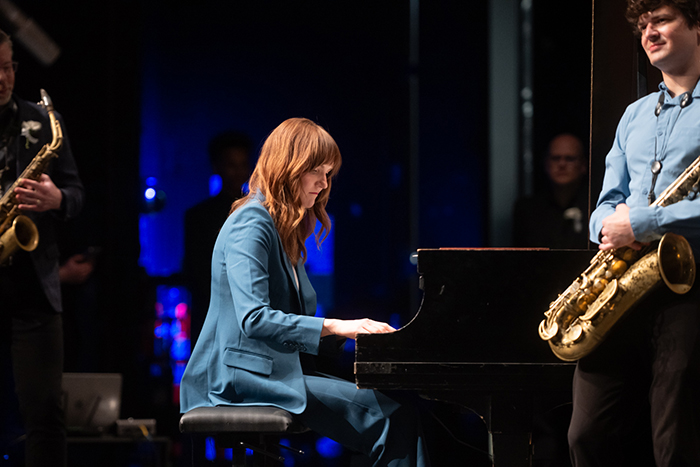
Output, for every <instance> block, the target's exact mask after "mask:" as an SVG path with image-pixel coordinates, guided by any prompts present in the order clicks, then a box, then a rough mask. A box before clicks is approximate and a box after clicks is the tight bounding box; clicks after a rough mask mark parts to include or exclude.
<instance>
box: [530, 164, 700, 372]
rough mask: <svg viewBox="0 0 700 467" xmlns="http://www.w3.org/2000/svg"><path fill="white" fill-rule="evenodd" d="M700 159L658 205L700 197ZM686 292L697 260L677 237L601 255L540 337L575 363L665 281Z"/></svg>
mask: <svg viewBox="0 0 700 467" xmlns="http://www.w3.org/2000/svg"><path fill="white" fill-rule="evenodd" d="M699 185H700V156H699V157H698V158H697V159H695V161H693V163H692V164H690V166H688V168H687V169H685V171H684V172H683V173H682V174H681V175H680V176H679V177H678V178H677V179H676V180H675V181H674V182H673V183H672V184H671V185H669V186H668V187H667V188H666V189H665V190H664V191H663V193H661V195H660V196H659V198H658V199H657V200H656V201H654V202H653V203H652V204H651V205H652V206H662V207H665V206H668V205H670V204H674V203H677V202H678V201H681V200H682V199H685V198H686V197H689V198H692V197H695V196H696V195H697V192H698V188H699ZM662 281H663V282H664V283H666V285H667V286H668V287H669V288H670V289H671V290H672V291H673V292H675V293H678V294H684V293H686V292H688V291H689V290H690V288H691V287H692V286H693V282H694V281H695V259H694V257H693V251H692V249H691V247H690V244H689V243H688V241H687V240H686V239H685V238H684V237H682V236H680V235H676V234H673V233H666V234H664V236H663V237H661V240H659V241H658V242H654V243H652V244H651V245H648V246H646V247H643V248H642V249H641V250H639V251H636V250H633V249H632V248H628V247H622V248H615V249H612V250H608V251H600V252H598V253H597V254H596V255H595V256H594V257H593V259H592V260H591V262H590V266H589V267H588V268H587V269H586V270H585V271H583V273H582V274H581V275H580V276H579V277H578V278H576V280H575V281H574V282H573V283H572V284H571V285H570V286H569V287H568V288H567V289H566V290H565V291H564V293H562V294H560V295H559V297H558V298H557V299H556V300H555V301H553V302H552V303H551V304H550V305H549V309H548V310H547V311H546V312H545V313H544V315H545V319H544V320H542V322H541V323H540V326H539V334H540V337H541V338H542V339H543V340H545V341H548V342H549V346H550V347H551V349H552V351H553V352H554V354H555V355H556V356H557V357H559V358H560V359H561V360H564V361H567V362H572V361H575V360H578V359H580V358H582V357H585V356H586V355H588V354H589V353H591V352H592V351H593V350H594V349H595V348H596V347H598V345H599V344H600V343H601V342H602V341H603V340H604V339H605V337H606V336H607V334H608V333H609V331H610V330H611V329H612V328H613V326H614V325H615V324H616V323H617V322H618V321H619V320H620V319H621V318H622V317H623V316H624V315H625V313H626V312H627V311H628V310H629V309H630V308H632V307H633V306H634V305H635V304H636V303H637V302H638V301H639V300H641V299H642V298H643V297H644V296H645V295H647V294H648V293H649V292H651V291H652V290H653V289H655V288H656V286H657V285H659V284H660V283H661V282H662Z"/></svg>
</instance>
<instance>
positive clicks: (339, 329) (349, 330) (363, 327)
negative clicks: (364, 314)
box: [321, 318, 396, 339]
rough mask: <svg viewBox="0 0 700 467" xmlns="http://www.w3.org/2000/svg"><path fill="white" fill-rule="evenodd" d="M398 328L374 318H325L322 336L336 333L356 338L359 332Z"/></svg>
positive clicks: (368, 332) (375, 332)
mask: <svg viewBox="0 0 700 467" xmlns="http://www.w3.org/2000/svg"><path fill="white" fill-rule="evenodd" d="M394 331H396V329H394V328H393V327H391V326H389V325H388V324H387V323H382V322H381V321H374V320H373V319H369V318H363V319H352V320H347V319H324V320H323V331H321V337H323V336H328V335H331V334H335V335H336V336H342V337H347V338H349V339H355V337H356V336H357V335H358V334H383V333H387V332H394Z"/></svg>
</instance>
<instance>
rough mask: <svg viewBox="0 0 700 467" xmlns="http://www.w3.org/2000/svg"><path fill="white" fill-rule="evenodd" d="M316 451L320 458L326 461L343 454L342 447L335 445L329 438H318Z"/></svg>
mask: <svg viewBox="0 0 700 467" xmlns="http://www.w3.org/2000/svg"><path fill="white" fill-rule="evenodd" d="M316 451H317V452H318V454H319V455H320V456H321V457H325V458H326V459H335V458H336V457H340V455H341V454H342V453H343V446H341V445H340V444H338V443H336V442H335V441H333V440H332V439H330V438H319V439H318V441H316Z"/></svg>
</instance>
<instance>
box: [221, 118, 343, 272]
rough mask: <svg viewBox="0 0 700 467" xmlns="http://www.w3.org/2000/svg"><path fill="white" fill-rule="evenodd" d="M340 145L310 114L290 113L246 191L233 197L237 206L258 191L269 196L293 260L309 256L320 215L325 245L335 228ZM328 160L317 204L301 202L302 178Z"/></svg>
mask: <svg viewBox="0 0 700 467" xmlns="http://www.w3.org/2000/svg"><path fill="white" fill-rule="evenodd" d="M341 162H342V160H341V157H340V150H339V149H338V145H337V144H336V143H335V140H334V139H333V138H332V137H331V135H329V134H328V132H327V131H326V130H324V129H323V127H321V126H320V125H317V124H316V123H314V122H312V121H311V120H308V119H306V118H290V119H288V120H285V121H284V122H282V123H281V124H280V125H279V126H278V127H277V128H275V129H274V130H273V131H272V133H270V136H268V137H267V139H266V140H265V143H264V144H263V147H262V149H261V151H260V157H259V158H258V162H257V164H256V165H255V170H254V171H253V175H252V176H251V177H250V181H249V183H248V186H249V188H250V192H249V193H248V195H247V196H245V197H243V198H241V199H239V200H238V201H236V202H234V203H233V205H232V206H231V212H233V211H235V210H236V209H238V208H239V207H241V206H242V205H243V204H245V203H246V202H247V201H248V200H249V199H250V198H253V197H255V195H256V194H257V193H260V194H262V195H263V196H265V201H264V203H263V205H264V206H265V208H267V210H268V212H269V213H270V216H272V219H273V220H274V222H275V227H277V231H278V232H279V235H280V238H281V239H282V246H283V247H284V250H285V252H286V253H287V255H288V256H289V259H290V260H291V261H292V263H293V264H296V263H297V262H298V261H299V260H300V259H301V258H304V261H306V247H305V245H304V243H305V241H306V239H307V238H308V237H309V236H310V235H311V234H312V233H313V229H314V227H315V224H316V219H318V220H319V221H320V223H321V229H320V230H319V231H318V233H317V234H316V244H317V245H320V244H321V243H322V242H323V240H324V239H325V238H326V236H327V235H328V232H329V231H330V229H331V222H330V219H329V217H328V214H327V213H326V204H327V203H328V196H329V194H330V191H331V181H332V177H333V176H334V175H335V174H336V173H338V170H339V169H340V165H341ZM324 164H328V165H331V166H332V167H333V168H332V170H331V172H330V173H329V174H328V187H327V188H326V189H324V190H323V191H321V192H320V193H319V194H318V196H317V197H316V202H315V203H314V205H313V207H312V208H310V209H306V208H305V207H304V206H302V203H301V193H302V187H301V177H302V176H303V175H304V174H306V173H307V172H310V171H311V170H312V169H315V168H316V167H319V166H321V165H324Z"/></svg>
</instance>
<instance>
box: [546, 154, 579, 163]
mask: <svg viewBox="0 0 700 467" xmlns="http://www.w3.org/2000/svg"><path fill="white" fill-rule="evenodd" d="M548 159H549V162H554V163H555V164H557V163H559V162H566V163H567V164H573V163H575V162H578V161H579V160H581V158H580V157H578V156H571V155H566V156H564V155H559V154H550V155H549V158H548Z"/></svg>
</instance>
